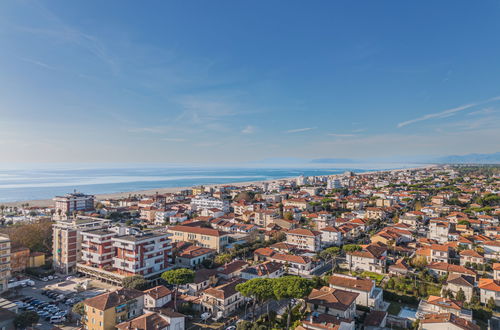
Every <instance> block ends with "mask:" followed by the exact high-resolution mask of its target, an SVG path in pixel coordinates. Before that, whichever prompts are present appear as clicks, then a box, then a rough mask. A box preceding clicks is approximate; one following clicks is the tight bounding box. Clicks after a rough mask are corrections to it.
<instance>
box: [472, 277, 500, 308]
mask: <svg viewBox="0 0 500 330" xmlns="http://www.w3.org/2000/svg"><path fill="white" fill-rule="evenodd" d="M477 287H478V288H479V292H480V297H481V302H482V303H483V304H487V303H488V301H489V300H490V298H493V300H494V301H495V305H497V306H500V281H496V280H494V279H491V278H480V279H479V283H478V285H477Z"/></svg>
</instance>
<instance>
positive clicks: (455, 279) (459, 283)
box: [443, 274, 475, 301]
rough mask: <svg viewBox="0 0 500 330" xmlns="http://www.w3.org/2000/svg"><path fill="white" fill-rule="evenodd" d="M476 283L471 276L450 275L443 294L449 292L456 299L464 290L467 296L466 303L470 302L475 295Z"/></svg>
mask: <svg viewBox="0 0 500 330" xmlns="http://www.w3.org/2000/svg"><path fill="white" fill-rule="evenodd" d="M474 283H475V280H474V278H473V277H471V276H465V275H458V274H450V275H449V276H448V279H447V280H446V284H445V285H444V286H443V293H444V292H445V291H447V290H449V291H451V292H453V296H454V297H457V294H458V292H459V291H460V290H462V291H463V293H464V295H465V301H470V300H471V298H472V295H473V294H474Z"/></svg>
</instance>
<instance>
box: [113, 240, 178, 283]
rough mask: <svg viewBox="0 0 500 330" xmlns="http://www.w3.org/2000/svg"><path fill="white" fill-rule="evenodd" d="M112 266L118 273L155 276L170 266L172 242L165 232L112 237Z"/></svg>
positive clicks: (146, 276)
mask: <svg viewBox="0 0 500 330" xmlns="http://www.w3.org/2000/svg"><path fill="white" fill-rule="evenodd" d="M113 247H114V248H115V249H116V253H115V256H114V257H113V268H114V269H115V270H116V272H117V273H118V274H120V275H125V276H133V275H142V276H144V277H145V278H146V279H147V278H151V277H155V276H157V275H159V274H161V273H163V272H164V271H166V270H167V269H168V268H169V267H170V262H169V261H170V258H171V255H172V244H171V240H170V235H169V234H167V233H145V234H139V235H126V236H116V237H113Z"/></svg>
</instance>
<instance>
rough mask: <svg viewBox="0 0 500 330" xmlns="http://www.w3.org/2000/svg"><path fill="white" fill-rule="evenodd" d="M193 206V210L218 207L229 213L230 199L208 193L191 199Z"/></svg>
mask: <svg viewBox="0 0 500 330" xmlns="http://www.w3.org/2000/svg"><path fill="white" fill-rule="evenodd" d="M191 208H192V209H193V211H198V210H201V209H212V208H217V209H221V210H222V211H223V212H225V213H227V212H229V201H227V200H223V199H219V198H215V197H212V196H207V195H198V196H196V197H194V198H193V199H191Z"/></svg>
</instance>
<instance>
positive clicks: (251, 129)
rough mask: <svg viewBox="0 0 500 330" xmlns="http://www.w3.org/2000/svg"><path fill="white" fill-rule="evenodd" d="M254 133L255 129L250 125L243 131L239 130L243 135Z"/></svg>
mask: <svg viewBox="0 0 500 330" xmlns="http://www.w3.org/2000/svg"><path fill="white" fill-rule="evenodd" d="M254 132H255V127H254V126H252V125H247V126H246V127H245V128H244V129H242V130H241V133H243V134H252V133H254Z"/></svg>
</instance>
